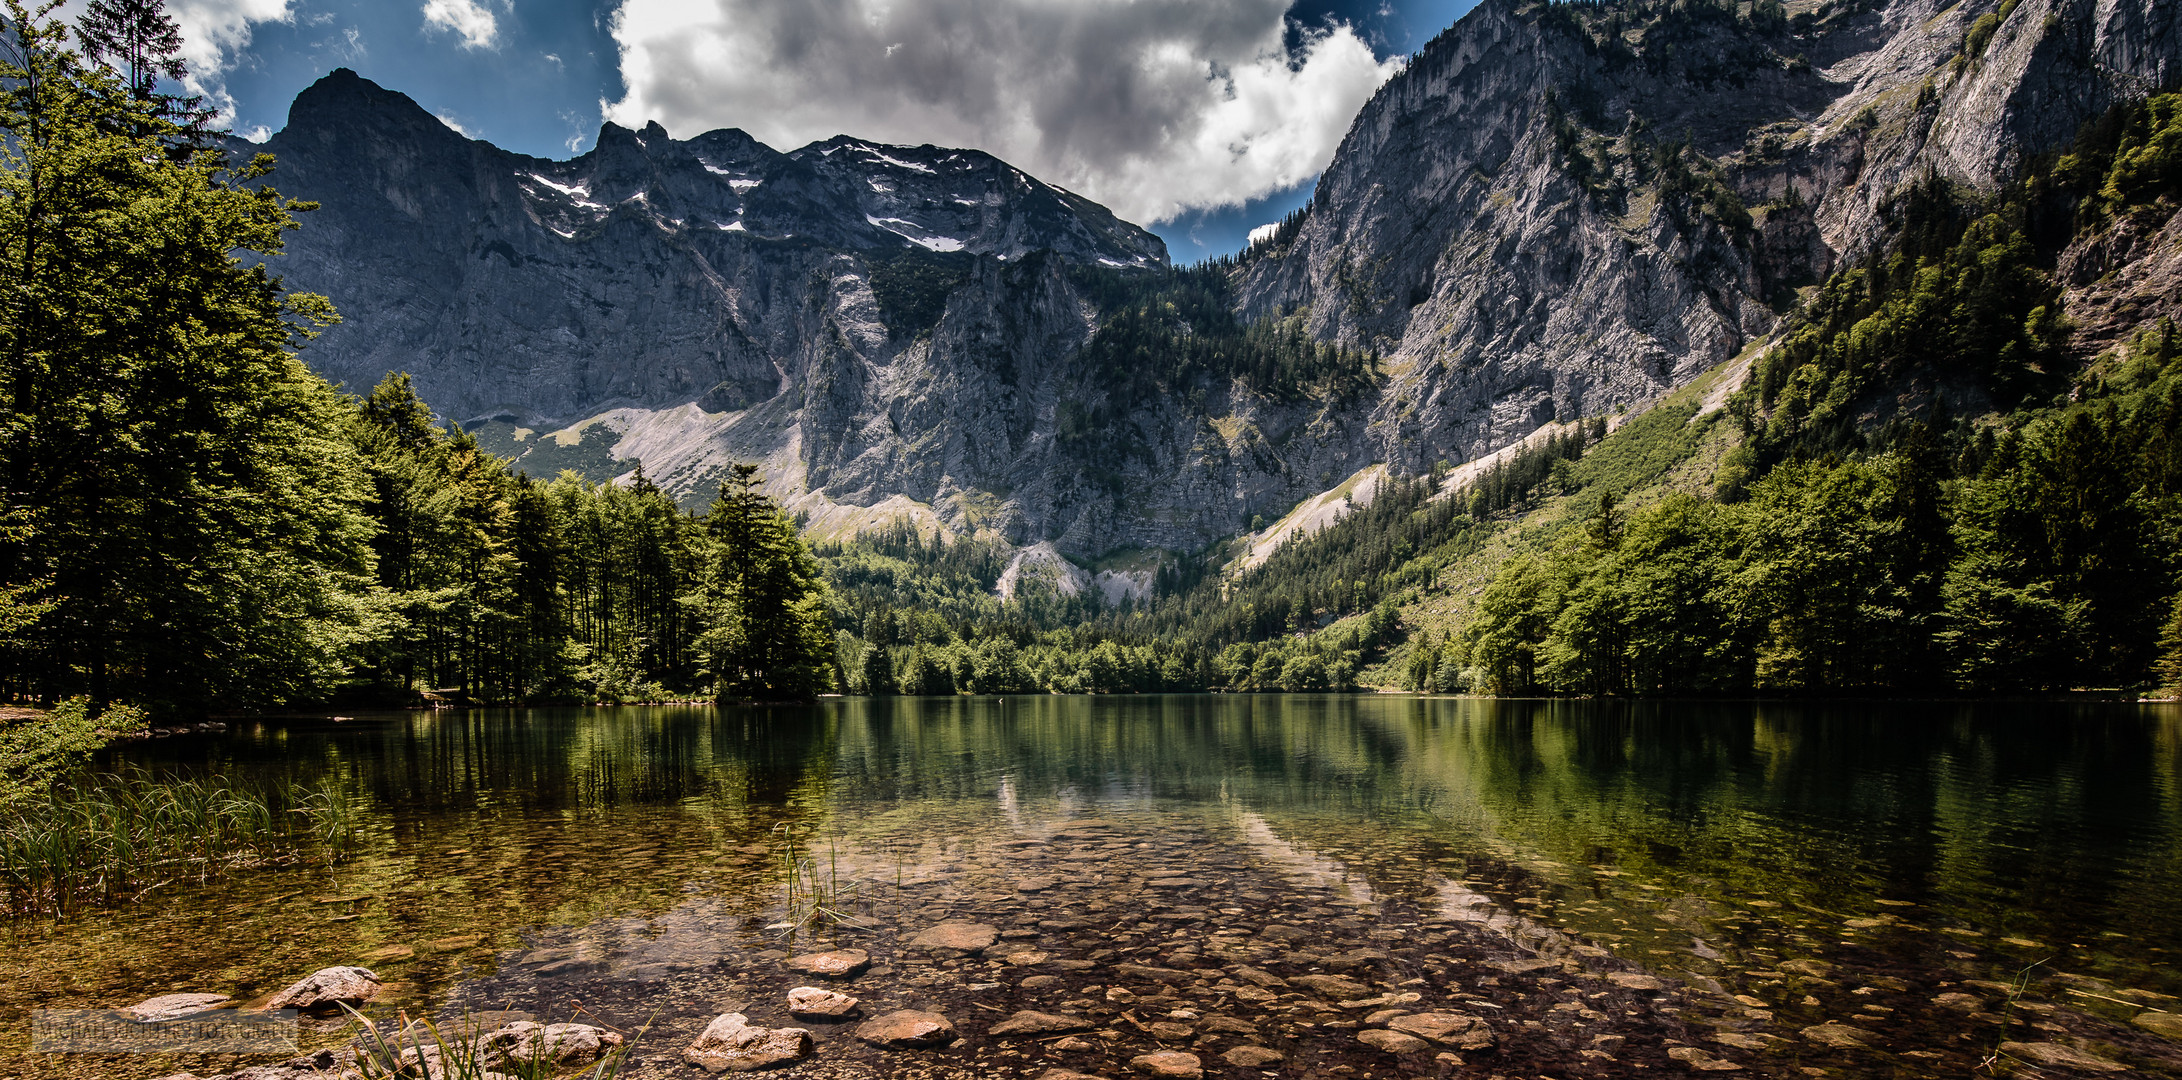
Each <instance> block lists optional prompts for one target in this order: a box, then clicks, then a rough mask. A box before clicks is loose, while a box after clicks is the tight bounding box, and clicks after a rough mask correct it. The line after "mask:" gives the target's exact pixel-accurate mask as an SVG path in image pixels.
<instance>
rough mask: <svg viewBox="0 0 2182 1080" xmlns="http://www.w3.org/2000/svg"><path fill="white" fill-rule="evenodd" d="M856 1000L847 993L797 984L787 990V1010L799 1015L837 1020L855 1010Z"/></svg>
mask: <svg viewBox="0 0 2182 1080" xmlns="http://www.w3.org/2000/svg"><path fill="white" fill-rule="evenodd" d="M856 1006H857V1000H856V999H855V998H852V997H850V996H848V995H847V994H838V993H835V992H834V991H831V990H822V989H820V988H818V987H816V986H798V987H796V988H795V989H793V990H790V991H788V1012H789V1013H790V1014H792V1015H795V1016H799V1017H807V1018H813V1019H821V1020H839V1019H841V1018H842V1017H845V1016H847V1015H849V1014H850V1013H853V1012H855V1011H856Z"/></svg>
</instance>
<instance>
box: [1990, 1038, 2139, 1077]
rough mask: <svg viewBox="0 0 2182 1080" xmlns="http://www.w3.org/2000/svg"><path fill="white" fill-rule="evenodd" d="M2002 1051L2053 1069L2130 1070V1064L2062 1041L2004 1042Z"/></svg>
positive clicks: (2001, 1046) (2085, 1070) (2089, 1070)
mask: <svg viewBox="0 0 2182 1080" xmlns="http://www.w3.org/2000/svg"><path fill="white" fill-rule="evenodd" d="M2000 1052H2001V1053H2003V1054H2007V1055H2010V1056H2012V1057H2016V1058H2020V1059H2022V1060H2024V1061H2028V1062H2031V1063H2033V1064H2037V1065H2044V1066H2046V1067H2048V1068H2053V1069H2081V1070H2083V1071H2084V1072H2108V1073H2110V1072H2128V1071H2129V1066H2127V1065H2123V1064H2122V1063H2120V1062H2118V1061H2108V1060H2107V1059H2105V1058H2102V1057H2099V1056H2098V1055H2096V1054H2087V1053H2085V1052H2084V1051H2082V1050H2078V1049H2076V1048H2075V1047H2073V1046H2063V1045H2061V1044H2060V1043H2049V1042H2048V1043H2019V1042H2004V1043H2001V1044H2000Z"/></svg>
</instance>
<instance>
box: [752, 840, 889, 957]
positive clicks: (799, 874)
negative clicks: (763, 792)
mask: <svg viewBox="0 0 2182 1080" xmlns="http://www.w3.org/2000/svg"><path fill="white" fill-rule="evenodd" d="M773 835H774V836H777V837H779V838H780V840H781V847H780V854H779V861H780V868H781V876H782V877H783V878H785V879H786V881H787V885H788V903H787V913H786V915H785V916H784V917H783V918H782V919H781V921H780V922H778V923H775V924H774V925H773V926H772V927H770V929H777V930H786V931H787V932H789V933H791V934H793V933H795V932H796V931H799V930H802V929H804V928H806V927H816V926H843V925H846V926H859V927H860V926H865V925H867V924H866V923H865V922H864V921H863V920H861V919H858V918H857V917H856V916H854V915H851V914H849V913H848V911H847V908H848V906H849V905H850V904H853V903H855V902H856V900H857V899H858V898H859V897H861V896H862V895H863V887H862V886H861V885H859V884H858V883H857V882H856V881H855V879H853V878H851V879H848V880H843V879H842V877H841V852H840V850H839V849H838V848H836V847H835V846H834V842H833V841H831V840H828V841H827V842H826V861H825V865H824V866H820V865H819V860H818V853H817V851H816V849H814V848H810V847H808V846H806V845H803V844H801V843H799V842H798V841H797V839H796V832H795V827H794V826H792V825H789V824H787V823H785V822H783V823H782V824H779V825H775V826H773Z"/></svg>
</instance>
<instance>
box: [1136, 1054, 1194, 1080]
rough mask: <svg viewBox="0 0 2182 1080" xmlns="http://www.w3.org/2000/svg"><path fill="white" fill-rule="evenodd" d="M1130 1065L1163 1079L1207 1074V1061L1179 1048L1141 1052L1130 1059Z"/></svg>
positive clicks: (1187, 1078)
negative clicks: (1149, 1052)
mask: <svg viewBox="0 0 2182 1080" xmlns="http://www.w3.org/2000/svg"><path fill="white" fill-rule="evenodd" d="M1129 1067H1130V1068H1133V1069H1135V1070H1136V1071H1138V1072H1140V1073H1143V1074H1144V1075H1146V1076H1153V1077H1160V1078H1162V1080H1200V1078H1202V1077H1203V1076H1204V1075H1205V1063H1204V1062H1203V1061H1201V1060H1199V1059H1198V1057H1197V1055H1195V1054H1185V1053H1182V1052H1181V1051H1179V1050H1161V1051H1159V1052H1158V1053H1156V1054H1139V1055H1137V1056H1136V1057H1133V1058H1130V1059H1129Z"/></svg>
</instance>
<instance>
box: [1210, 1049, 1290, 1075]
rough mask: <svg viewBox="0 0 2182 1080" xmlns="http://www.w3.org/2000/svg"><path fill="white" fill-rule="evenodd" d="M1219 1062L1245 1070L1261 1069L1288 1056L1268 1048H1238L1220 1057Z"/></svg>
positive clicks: (1275, 1063)
mask: <svg viewBox="0 0 2182 1080" xmlns="http://www.w3.org/2000/svg"><path fill="white" fill-rule="evenodd" d="M1220 1060H1222V1061H1225V1062H1227V1063H1228V1064H1230V1065H1234V1066H1238V1067H1241V1068H1245V1069H1262V1068H1264V1067H1266V1066H1268V1065H1278V1064H1280V1063H1281V1062H1283V1061H1286V1060H1288V1055H1286V1054H1283V1053H1281V1052H1280V1051H1278V1050H1275V1049H1273V1048H1272V1047H1269V1046H1255V1045H1245V1046H1238V1047H1235V1048H1234V1049H1231V1050H1229V1051H1228V1052H1227V1053H1224V1054H1221V1055H1220Z"/></svg>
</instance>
